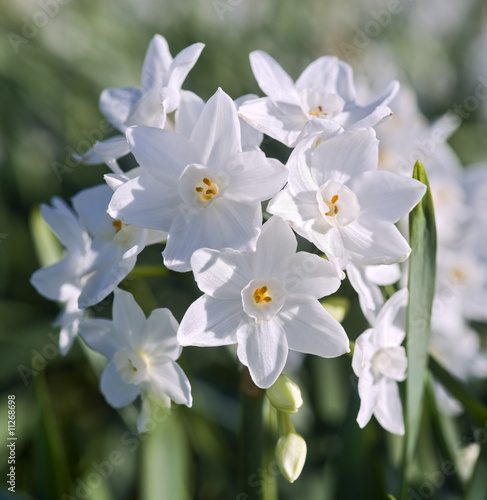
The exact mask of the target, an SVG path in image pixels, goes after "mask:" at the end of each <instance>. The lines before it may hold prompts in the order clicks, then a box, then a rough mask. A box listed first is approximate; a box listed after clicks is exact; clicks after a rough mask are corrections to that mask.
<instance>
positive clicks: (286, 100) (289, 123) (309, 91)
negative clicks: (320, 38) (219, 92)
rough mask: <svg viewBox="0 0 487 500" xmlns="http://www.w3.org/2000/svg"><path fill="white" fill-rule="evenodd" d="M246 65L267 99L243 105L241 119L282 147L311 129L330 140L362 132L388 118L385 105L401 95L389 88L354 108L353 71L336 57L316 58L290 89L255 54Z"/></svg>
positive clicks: (270, 62) (279, 72)
mask: <svg viewBox="0 0 487 500" xmlns="http://www.w3.org/2000/svg"><path fill="white" fill-rule="evenodd" d="M250 64H251V66H252V71H253V73H254V76H255V79H256V80H257V83H258V84H259V87H260V88H261V90H262V91H263V92H264V93H265V94H267V96H268V97H264V98H261V99H255V100H252V101H247V102H246V103H244V104H243V105H242V106H241V107H240V109H239V114H240V116H242V117H243V118H244V119H245V120H246V121H247V122H248V123H249V124H251V125H252V126H253V127H255V128H256V129H257V130H260V131H261V132H264V133H265V134H267V135H269V136H271V137H273V138H274V139H277V140H278V141H280V142H282V143H283V144H285V145H286V146H289V147H294V146H295V145H296V144H297V142H298V141H299V140H300V139H302V138H303V137H305V136H306V135H308V134H309V133H310V132H312V131H313V130H315V128H318V129H323V130H326V132H327V134H329V135H333V134H335V133H337V132H339V131H342V130H343V129H345V128H352V127H353V128H366V127H373V126H374V125H377V124H378V123H379V122H380V121H381V120H383V119H384V118H386V117H387V116H390V114H391V110H390V109H389V108H388V107H387V103H388V102H389V101H390V100H391V99H392V98H393V97H394V95H395V94H396V92H397V91H398V89H399V84H398V83H397V82H392V83H391V84H390V85H389V86H388V88H387V89H386V91H385V92H384V94H383V95H382V96H381V97H380V98H379V99H377V100H376V101H375V102H373V103H370V104H368V105H366V106H360V105H359V104H357V102H356V95H355V88H354V85H353V77H352V68H351V67H350V66H349V65H348V64H346V63H344V62H342V61H340V60H338V59H337V58H336V57H330V56H326V57H320V58H319V59H317V60H316V61H314V62H313V63H311V64H310V65H309V66H308V67H307V68H306V69H305V70H304V71H303V73H302V74H301V76H300V77H299V78H298V80H297V81H296V83H294V82H293V81H292V79H291V77H290V76H289V75H288V74H287V73H286V72H285V71H284V70H283V69H282V68H281V66H280V65H279V64H278V63H277V62H276V61H275V60H274V59H273V58H272V57H271V56H269V55H268V54H266V53H265V52H262V51H260V50H257V51H255V52H252V53H251V54H250Z"/></svg>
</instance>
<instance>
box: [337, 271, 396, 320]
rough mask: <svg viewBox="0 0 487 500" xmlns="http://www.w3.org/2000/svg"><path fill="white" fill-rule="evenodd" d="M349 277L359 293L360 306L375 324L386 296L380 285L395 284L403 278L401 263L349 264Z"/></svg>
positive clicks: (368, 318)
mask: <svg viewBox="0 0 487 500" xmlns="http://www.w3.org/2000/svg"><path fill="white" fill-rule="evenodd" d="M346 271H347V277H348V279H349V280H350V284H351V285H352V286H353V288H354V290H355V291H356V292H357V293H358V297H359V302H360V308H361V309H362V312H363V313H364V316H365V317H366V318H367V320H368V322H369V323H370V324H371V325H373V324H374V323H375V320H376V317H377V314H378V313H379V311H380V309H381V307H382V306H383V304H384V296H383V295H382V292H381V290H380V288H379V287H380V286H387V285H393V284H394V283H397V282H398V281H399V280H400V279H401V276H402V274H401V268H400V266H399V264H390V265H388V266H386V265H383V266H356V265H354V264H347V267H346Z"/></svg>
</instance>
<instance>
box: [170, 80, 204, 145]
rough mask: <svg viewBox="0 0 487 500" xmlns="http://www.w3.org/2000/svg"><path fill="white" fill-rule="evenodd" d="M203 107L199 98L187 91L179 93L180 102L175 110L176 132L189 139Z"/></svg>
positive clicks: (202, 102)
mask: <svg viewBox="0 0 487 500" xmlns="http://www.w3.org/2000/svg"><path fill="white" fill-rule="evenodd" d="M204 106H205V103H204V101H203V99H201V97H199V96H197V95H196V94H194V93H193V92H189V91H187V90H183V91H181V100H180V103H179V107H178V109H177V110H176V119H175V123H176V132H177V133H178V134H182V135H184V137H186V138H188V139H189V138H190V137H191V133H192V132H193V129H194V127H195V125H196V122H197V121H198V118H199V116H200V114H201V112H202V111H203V108H204Z"/></svg>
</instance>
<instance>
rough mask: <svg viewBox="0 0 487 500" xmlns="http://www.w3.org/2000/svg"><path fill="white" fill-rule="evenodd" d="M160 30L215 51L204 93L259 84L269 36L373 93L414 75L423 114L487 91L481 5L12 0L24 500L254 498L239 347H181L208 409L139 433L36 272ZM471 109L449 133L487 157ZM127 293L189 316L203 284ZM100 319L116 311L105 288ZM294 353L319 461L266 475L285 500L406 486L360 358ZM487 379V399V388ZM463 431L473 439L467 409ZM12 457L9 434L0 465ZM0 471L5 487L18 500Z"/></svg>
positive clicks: (12, 223)
mask: <svg viewBox="0 0 487 500" xmlns="http://www.w3.org/2000/svg"><path fill="white" fill-rule="evenodd" d="M155 33H160V34H162V35H163V36H165V37H166V39H167V40H168V42H169V46H170V49H171V52H172V54H173V55H175V54H177V53H178V52H179V51H180V50H181V49H183V48H184V47H186V46H187V45H189V44H191V43H194V42H203V43H205V44H206V48H205V49H204V51H203V53H202V55H201V57H200V59H199V61H198V62H197V64H196V66H195V67H194V69H193V70H192V71H191V72H190V74H189V76H188V78H187V79H186V82H185V85H184V88H185V89H188V90H192V91H194V92H196V93H197V94H198V95H200V96H201V97H202V98H203V99H205V100H206V99H208V98H209V97H210V96H211V95H212V94H213V93H214V92H215V91H216V89H217V88H218V87H222V88H223V89H224V90H225V91H226V92H227V93H228V94H230V95H231V96H232V97H233V98H237V97H239V96H240V95H243V94H246V93H250V92H252V93H257V94H259V95H261V93H260V91H259V89H258V87H257V85H256V83H255V80H254V78H253V75H252V72H251V69H250V64H249V62H248V54H249V53H250V52H251V51H252V50H256V49H262V50H264V51H266V52H268V53H269V54H271V55H272V56H273V57H275V58H276V59H277V60H278V61H279V62H280V63H281V65H282V66H283V67H284V68H285V69H286V70H287V71H288V73H289V74H290V75H291V76H292V77H294V78H295V77H297V76H298V75H299V74H300V72H301V71H302V70H303V69H304V68H305V67H306V66H307V64H309V63H310V62H311V61H312V60H314V59H315V58H317V57H319V56H321V55H337V56H338V57H340V58H341V59H343V60H345V61H347V62H349V63H350V64H351V65H352V66H353V68H354V71H355V75H356V82H357V84H360V83H363V82H366V81H368V82H370V83H371V89H372V92H374V91H379V90H380V89H381V87H382V86H383V84H384V83H385V82H386V81H387V80H390V79H392V78H397V79H400V80H401V81H402V82H404V83H406V84H408V85H409V86H410V87H411V88H412V89H413V91H414V92H415V93H416V95H417V99H418V106H419V109H420V110H421V111H422V113H424V115H425V117H426V118H427V119H428V120H434V119H436V118H438V117H440V116H441V115H443V114H444V113H446V112H448V111H451V110H452V109H454V106H455V105H456V104H459V105H462V103H464V101H465V99H466V98H467V97H468V96H470V95H472V93H473V92H474V89H475V88H476V87H477V86H478V85H479V82H482V81H485V87H487V3H486V2H485V1H484V0H448V2H445V1H442V0H426V1H422V0H421V1H420V0H367V1H359V0H355V1H343V0H302V1H300V2H296V1H293V0H194V1H189V0H184V1H180V2H173V1H169V0H137V1H135V0H82V1H81V0H2V2H1V3H0V190H1V194H0V294H1V299H0V331H1V334H0V339H1V351H0V352H1V354H0V356H1V360H2V361H1V363H0V401H1V402H0V429H1V430H0V433H1V434H2V435H4V433H5V434H6V429H7V424H6V412H7V404H6V403H7V395H8V394H15V396H16V401H17V436H18V440H17V464H16V471H17V491H18V492H19V493H18V495H17V496H16V498H36V499H39V500H42V499H46V500H47V499H49V500H52V499H56V498H67V499H71V498H76V499H82V498H90V499H93V500H111V499H117V500H129V499H130V500H134V499H141V500H142V499H143V500H152V499H156V498H157V499H166V498H172V499H177V500H180V499H181V500H184V499H190V498H195V499H201V500H216V499H230V498H232V499H233V498H236V499H238V500H244V497H241V496H240V497H239V491H238V487H237V461H238V458H237V457H238V455H237V445H238V443H237V441H238V438H237V427H238V398H237V385H238V372H237V365H236V362H235V357H234V354H233V353H232V352H231V351H230V350H226V349H223V348H222V349H221V350H219V349H205V350H198V349H195V348H188V349H186V350H185V352H184V353H183V356H182V358H181V365H182V366H183V368H184V369H185V371H186V373H187V374H188V376H189V378H190V380H191V382H192V385H193V395H194V399H195V402H194V408H193V409H191V410H188V409H187V408H178V409H176V410H174V411H173V413H172V415H171V417H169V419H168V420H167V421H165V423H164V425H162V426H161V428H160V429H158V430H157V431H156V432H154V433H151V434H150V435H149V436H148V437H147V438H144V439H141V438H139V437H138V436H137V434H136V431H135V426H134V417H135V416H136V414H137V411H136V409H135V408H134V407H128V408H126V409H124V410H122V411H120V412H117V411H115V410H113V409H112V408H110V407H109V406H108V405H107V404H106V403H105V402H104V400H103V397H102V396H101V395H100V393H99V390H98V374H99V372H100V370H101V369H102V367H103V360H102V359H100V358H98V357H96V356H94V355H93V354H91V353H89V352H88V351H87V349H86V348H84V346H83V345H82V342H81V341H79V342H77V343H76V344H75V346H74V348H73V349H72V351H71V352H70V353H69V354H68V356H67V357H65V358H63V357H61V356H60V355H59V354H58V353H57V348H56V342H57V335H58V332H57V330H56V328H54V327H52V326H51V323H52V321H53V319H54V318H55V316H56V315H57V313H58V311H59V309H58V307H57V306H56V304H53V303H51V302H49V301H47V300H45V299H44V298H42V297H40V296H39V295H38V294H37V293H36V291H35V290H34V288H33V287H32V286H31V285H30V283H29V278H30V276H31V274H32V273H33V272H34V271H35V270H36V269H38V268H39V267H40V266H43V265H47V264H49V263H52V262H53V261H55V260H57V259H58V258H59V256H60V255H61V252H62V249H60V248H59V247H58V246H57V245H56V242H55V240H53V238H52V235H50V233H49V232H48V231H46V230H45V228H44V227H43V226H42V224H41V221H40V218H39V212H38V207H39V205H40V204H41V203H48V202H49V200H50V199H51V198H52V197H53V196H60V197H62V198H63V199H65V200H68V199H69V198H70V197H71V196H72V195H74V194H75V193H77V192H78V191H79V190H80V189H83V188H86V187H90V186H94V185H96V184H99V183H100V182H102V175H103V174H104V173H108V169H107V168H106V167H105V166H102V165H99V166H86V165H80V164H78V163H76V162H75V161H73V160H72V159H71V153H73V152H75V153H78V154H82V153H84V152H85V151H86V150H87V149H88V146H89V145H91V144H92V143H93V142H94V140H97V139H100V138H101V137H99V135H98V134H99V133H100V132H99V130H100V127H101V125H100V124H101V122H102V120H103V116H102V115H101V113H100V111H99V110H98V97H99V95H100V92H101V91H102V90H103V89H104V88H107V87H118V86H138V85H139V79H140V72H141V67H142V62H143V58H144V55H145V51H146V49H147V46H148V44H149V42H150V40H151V38H152V36H153V35H154V34H155ZM482 79H483V80H482ZM484 92H485V90H484ZM486 97H487V96H486ZM473 108H474V109H472V110H471V111H469V112H468V116H466V117H462V120H461V123H460V126H459V127H458V129H457V130H456V132H454V133H453V135H452V136H451V138H450V139H449V143H450V145H451V146H452V148H453V150H454V151H455V153H456V154H457V155H458V157H459V159H460V162H461V163H462V164H463V165H469V164H472V163H476V162H487V98H486V99H484V100H478V105H477V106H474V107H473ZM114 133H115V131H114V132H113V134H114ZM109 135H111V134H110V133H109V134H106V133H105V135H104V136H103V138H107V137H108V136H109ZM264 149H265V151H266V152H267V153H268V154H269V155H271V156H275V157H278V158H280V159H282V160H285V159H286V157H287V155H288V154H289V152H288V151H287V150H286V149H285V148H283V147H280V146H278V145H276V144H275V143H273V142H271V141H268V140H266V141H265V143H264ZM161 249H162V247H161V246H157V245H156V246H154V247H151V248H149V249H147V250H146V251H144V254H143V257H142V259H143V260H142V262H143V263H146V264H154V265H159V264H161V265H162V259H161V257H160V252H161ZM124 287H125V288H126V289H128V290H130V291H131V292H132V293H134V295H135V296H136V298H137V300H138V301H139V302H140V303H141V304H142V306H143V308H144V309H145V311H146V312H149V311H150V310H152V309H153V308H155V307H169V308H170V309H171V310H172V311H173V312H174V314H175V316H176V317H177V319H178V320H180V319H181V317H182V315H183V314H184V311H185V309H186V308H187V307H188V305H189V304H190V303H191V302H192V301H193V300H194V299H195V298H196V297H198V295H199V292H198V290H197V288H196V286H195V284H194V282H193V279H192V277H191V275H190V274H189V273H186V274H185V275H178V274H176V273H170V272H168V273H166V274H165V275H164V276H159V277H151V278H132V279H129V280H126V282H125V284H124ZM340 294H341V295H342V296H344V297H345V298H349V299H350V311H349V312H348V314H347V316H346V318H345V320H344V326H345V329H346V330H347V331H351V332H355V336H356V334H359V333H361V332H362V331H363V329H365V328H366V323H365V320H364V319H363V317H362V315H361V313H360V310H359V307H358V305H357V301H356V299H355V298H354V293H352V290H351V289H350V288H349V287H347V284H346V283H345V284H344V285H343V286H342V288H341V290H340ZM92 312H93V314H96V315H102V316H103V315H106V316H109V314H110V312H111V302H110V300H108V301H106V302H105V303H104V304H103V305H102V306H100V307H99V308H98V309H97V310H95V311H92ZM352 336H353V335H352ZM299 362H300V363H302V366H301V368H300V370H299V372H298V373H297V375H296V379H297V380H298V381H299V383H300V384H301V386H302V388H303V393H304V399H305V406H304V407H303V408H302V409H301V410H300V412H299V414H298V415H297V416H296V419H295V425H296V428H297V430H298V432H300V433H301V434H302V435H303V436H304V437H305V439H306V440H307V442H308V448H309V449H308V459H307V463H306V466H305V469H304V471H303V474H302V476H301V478H300V479H299V480H298V481H297V482H296V483H295V484H293V485H290V484H288V483H286V482H285V481H284V480H283V479H282V478H280V477H278V474H276V472H275V467H270V468H269V469H268V470H266V471H264V475H260V473H259V474H258V477H257V478H256V480H260V481H263V482H265V483H266V484H268V485H271V486H270V487H271V488H272V487H274V486H276V485H277V487H278V488H279V491H280V496H279V498H283V499H288V498H295V497H296V495H299V497H300V498H306V499H310V500H314V499H322V498H327V499H333V498H336V499H338V498H340V499H344V498H365V497H364V496H363V492H364V491H366V492H367V497H366V498H385V493H386V492H387V491H390V489H389V487H390V485H391V484H392V485H394V484H396V483H397V481H398V479H399V477H398V471H397V468H396V466H397V463H398V462H397V461H398V440H397V439H395V438H394V437H391V436H386V435H385V433H384V432H382V431H381V429H380V428H379V427H378V426H377V425H376V423H375V422H371V423H370V424H369V425H368V426H367V428H366V429H365V430H364V431H360V429H359V428H358V426H357V425H356V423H355V417H356V414H357V411H358V405H359V400H358V396H357V394H356V390H355V388H354V378H353V376H352V372H351V368H350V360H349V359H348V358H343V359H342V358H340V359H336V360H326V361H324V360H322V359H315V358H313V359H311V358H309V359H308V358H306V359H304V361H303V360H299ZM29 370H31V371H29ZM478 391H479V393H480V394H483V397H484V398H485V397H486V395H487V390H485V388H482V387H479V388H478ZM458 426H459V428H460V429H462V428H464V429H465V430H464V431H463V434H462V431H461V432H460V434H461V435H463V436H466V439H467V441H468V439H469V431H468V426H467V425H466V423H464V422H463V421H462V419H461V418H460V419H458ZM431 432H432V431H431V429H430V428H429V427H428V426H425V429H424V430H423V434H422V438H421V448H420V452H419V454H418V469H423V470H432V471H434V470H437V469H438V463H439V460H440V457H439V456H438V454H437V452H435V451H434V450H435V447H434V446H433V444H432V440H433V438H432V436H431ZM7 451H8V450H7V449H6V448H5V447H4V446H2V447H0V472H1V474H2V478H5V473H6V470H7ZM268 452H269V453H272V443H270V444H269V450H268ZM270 463H271V464H272V462H270ZM103 476H106V477H103ZM3 482H4V480H3V479H2V486H0V498H4V497H5V498H8V493H7V492H6V487H5V486H4V484H3ZM456 486H457V485H455V484H454V481H453V480H452V481H450V479H448V480H447V481H446V484H445V485H443V486H442V488H438V489H437V490H435V492H434V496H433V497H431V498H449V496H448V495H450V494H451V495H452V496H451V498H459V497H458V493H457V496H455V492H457V491H458V489H456ZM63 494H65V495H67V496H66V497H63Z"/></svg>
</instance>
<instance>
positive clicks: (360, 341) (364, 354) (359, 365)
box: [352, 328, 377, 378]
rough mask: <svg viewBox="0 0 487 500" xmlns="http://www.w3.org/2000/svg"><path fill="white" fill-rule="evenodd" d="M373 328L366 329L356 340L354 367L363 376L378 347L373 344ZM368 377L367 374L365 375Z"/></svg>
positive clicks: (358, 374) (359, 375) (356, 373)
mask: <svg viewBox="0 0 487 500" xmlns="http://www.w3.org/2000/svg"><path fill="white" fill-rule="evenodd" d="M373 333H374V332H373V330H372V328H369V329H368V330H365V332H363V333H362V334H361V335H359V336H358V338H357V339H356V340H355V347H354V349H353V358H352V368H353V371H354V373H355V375H357V377H361V376H362V373H364V370H367V369H368V367H369V366H370V362H371V359H372V357H373V356H374V354H375V352H376V350H377V347H376V346H375V345H374V344H373V342H372V341H373ZM365 378H367V375H366V376H365Z"/></svg>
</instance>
